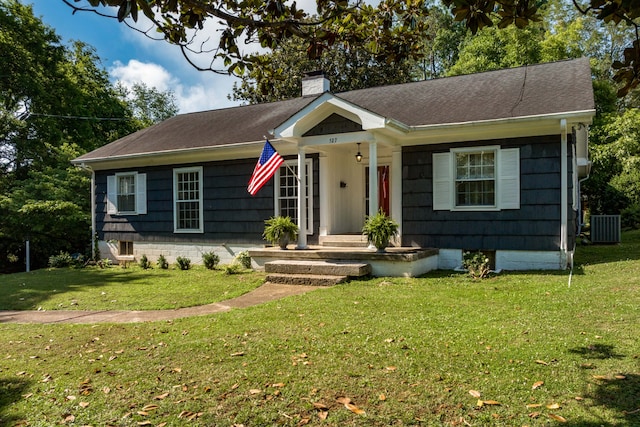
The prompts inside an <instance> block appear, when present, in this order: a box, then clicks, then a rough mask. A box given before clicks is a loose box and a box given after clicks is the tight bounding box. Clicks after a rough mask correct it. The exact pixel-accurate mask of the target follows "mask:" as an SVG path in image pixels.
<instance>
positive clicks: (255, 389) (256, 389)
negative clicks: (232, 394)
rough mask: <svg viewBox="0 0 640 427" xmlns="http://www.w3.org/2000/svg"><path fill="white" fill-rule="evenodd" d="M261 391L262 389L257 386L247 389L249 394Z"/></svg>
mask: <svg viewBox="0 0 640 427" xmlns="http://www.w3.org/2000/svg"><path fill="white" fill-rule="evenodd" d="M259 393H262V390H260V389H259V388H252V389H251V390H249V394H259Z"/></svg>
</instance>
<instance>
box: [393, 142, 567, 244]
mask: <svg viewBox="0 0 640 427" xmlns="http://www.w3.org/2000/svg"><path fill="white" fill-rule="evenodd" d="M570 138H571V137H570ZM570 143H571V142H569V144H570ZM487 145H500V146H501V147H502V148H515V147H518V148H520V172H521V177H520V209H515V210H502V211H497V212H491V211H483V212H469V211H466V212H452V211H434V210H433V200H432V188H433V184H432V176H433V165H432V154H433V153H434V152H443V151H447V150H449V149H451V148H454V147H456V145H454V144H447V145H437V146H434V145H423V146H414V147H404V148H403V159H402V160H403V195H402V199H403V230H402V231H403V237H402V240H403V242H402V243H403V245H405V246H422V247H435V248H441V249H447V248H450V249H470V250H476V249H485V250H534V251H535V250H540V251H555V250H558V249H559V245H560V238H559V235H560V136H559V135H554V136H541V137H532V138H513V139H503V140H493V141H480V142H469V143H466V144H465V147H473V146H487ZM458 146H459V145H458ZM570 152H571V151H569V153H570ZM571 173H572V171H571V162H569V180H568V182H569V183H570V184H571V182H572V180H571ZM571 191H572V189H569V195H571ZM569 212H571V206H569ZM574 228H575V222H574V221H570V223H569V224H568V232H569V235H573V232H572V231H573V230H574ZM570 244H572V240H571V239H570Z"/></svg>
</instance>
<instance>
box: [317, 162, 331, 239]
mask: <svg viewBox="0 0 640 427" xmlns="http://www.w3.org/2000/svg"><path fill="white" fill-rule="evenodd" d="M319 161H320V171H319V172H320V233H319V234H320V236H327V235H328V233H329V230H328V228H329V226H328V224H329V222H330V221H331V218H330V210H329V206H330V203H329V196H330V194H329V188H331V186H330V182H331V180H330V179H329V176H330V175H329V169H328V168H329V159H328V158H327V155H326V154H324V153H323V154H320V159H319Z"/></svg>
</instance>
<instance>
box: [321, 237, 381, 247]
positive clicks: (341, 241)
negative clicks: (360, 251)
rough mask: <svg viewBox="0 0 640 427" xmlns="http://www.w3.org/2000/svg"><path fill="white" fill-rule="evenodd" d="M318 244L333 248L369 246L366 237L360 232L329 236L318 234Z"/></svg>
mask: <svg viewBox="0 0 640 427" xmlns="http://www.w3.org/2000/svg"><path fill="white" fill-rule="evenodd" d="M318 243H319V244H320V246H327V247H335V248H366V247H367V246H369V243H368V242H367V238H366V237H364V236H363V235H362V234H334V235H331V236H320V237H319V238H318Z"/></svg>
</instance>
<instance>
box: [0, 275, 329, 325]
mask: <svg viewBox="0 0 640 427" xmlns="http://www.w3.org/2000/svg"><path fill="white" fill-rule="evenodd" d="M315 289H318V286H302V285H278V284H274V283H265V284H264V285H262V286H260V287H259V288H257V289H255V290H253V291H251V292H249V293H246V294H244V295H242V296H239V297H237V298H233V299H230V300H226V301H222V302H218V303H213V304H207V305H201V306H197V307H187V308H178V309H175V310H145V311H112V310H104V311H84V310H50V311H6V310H0V323H138V322H154V321H158V320H160V321H161V320H173V319H179V318H182V317H191V316H203V315H206V314H214V313H222V312H225V311H229V310H231V309H233V308H244V307H250V306H254V305H258V304H263V303H265V302H269V301H274V300H277V299H281V298H285V297H288V296H292V295H300V294H304V293H307V292H310V291H312V290H315Z"/></svg>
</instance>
